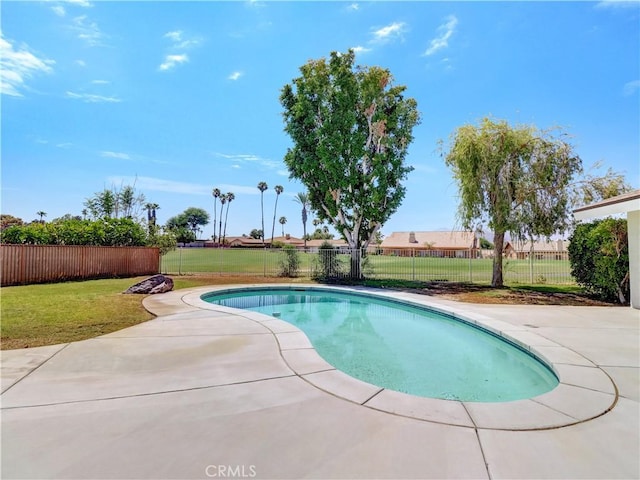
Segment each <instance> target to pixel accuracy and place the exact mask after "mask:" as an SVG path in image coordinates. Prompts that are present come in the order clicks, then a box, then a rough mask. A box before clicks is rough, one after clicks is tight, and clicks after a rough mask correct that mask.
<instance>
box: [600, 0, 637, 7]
mask: <svg viewBox="0 0 640 480" xmlns="http://www.w3.org/2000/svg"><path fill="white" fill-rule="evenodd" d="M639 6H640V2H638V0H602V1H601V2H598V3H596V5H595V8H631V7H634V8H638V7H639Z"/></svg>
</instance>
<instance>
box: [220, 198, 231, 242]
mask: <svg viewBox="0 0 640 480" xmlns="http://www.w3.org/2000/svg"><path fill="white" fill-rule="evenodd" d="M230 206H231V202H228V203H227V213H226V215H225V216H224V234H223V235H222V245H223V246H224V243H225V240H226V239H227V219H228V218H229V207H230Z"/></svg>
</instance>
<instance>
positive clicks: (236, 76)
mask: <svg viewBox="0 0 640 480" xmlns="http://www.w3.org/2000/svg"><path fill="white" fill-rule="evenodd" d="M242 75H244V74H243V73H242V72H233V73H232V74H231V75H229V76H228V77H227V79H229V80H238V79H239V78H240V77H241V76H242Z"/></svg>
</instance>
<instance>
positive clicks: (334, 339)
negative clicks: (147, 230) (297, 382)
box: [202, 287, 558, 402]
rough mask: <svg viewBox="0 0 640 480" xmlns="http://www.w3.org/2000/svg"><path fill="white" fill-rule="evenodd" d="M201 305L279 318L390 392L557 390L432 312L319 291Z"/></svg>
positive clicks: (549, 378)
mask: <svg viewBox="0 0 640 480" xmlns="http://www.w3.org/2000/svg"><path fill="white" fill-rule="evenodd" d="M202 299H203V300H205V301H207V302H209V303H213V304H217V305H222V306H227V307H233V308H241V309H246V310H252V311H257V312H260V313H264V314H267V315H271V316H274V317H279V318H281V319H282V320H285V321H287V322H289V323H291V324H293V325H295V326H296V327H298V328H299V329H300V330H302V331H303V332H304V333H305V334H306V335H307V337H308V338H309V340H310V341H311V343H312V345H313V346H314V348H315V349H316V351H317V352H318V353H319V354H320V355H321V356H322V357H323V358H324V359H325V360H326V361H327V362H328V363H330V364H331V365H333V366H334V367H335V368H337V369H338V370H341V371H343V372H345V373H347V374H349V375H351V376H353V377H355V378H358V379H360V380H363V381H365V382H368V383H371V384H373V385H377V386H380V387H383V388H387V389H390V390H395V391H399V392H404V393H409V394H413V395H418V396H423V397H431V398H440V399H447V400H461V401H474V402H504V401H511V400H519V399H525V398H531V397H534V396H537V395H540V394H542V393H545V392H548V391H550V390H552V389H553V388H555V387H556V386H557V385H558V379H557V377H556V376H555V374H554V373H553V371H552V370H551V369H550V368H549V367H548V366H547V365H546V364H544V363H543V362H542V361H541V360H539V359H538V358H536V357H535V356H533V355H532V354H530V353H529V352H527V351H525V350H523V349H521V348H520V347H518V346H517V345H515V344H513V343H510V342H508V341H506V340H505V339H503V338H501V337H497V336H496V335H494V334H492V333H490V332H488V331H486V330H483V329H480V328H478V327H477V326H474V325H471V324H469V323H467V322H465V321H463V320H462V319H460V318H457V317H454V316H451V315H447V314H443V313H440V312H436V311H434V310H431V309H429V308H426V307H420V306H416V305H411V304H407V303H404V302H399V301H394V300H390V299H383V298H380V297H378V296H374V295H367V294H361V293H354V292H350V293H343V292H336V291H331V290H326V289H314V288H305V289H299V288H269V287H260V288H245V289H241V290H240V291H237V290H236V291H221V292H215V293H208V294H205V295H203V296H202Z"/></svg>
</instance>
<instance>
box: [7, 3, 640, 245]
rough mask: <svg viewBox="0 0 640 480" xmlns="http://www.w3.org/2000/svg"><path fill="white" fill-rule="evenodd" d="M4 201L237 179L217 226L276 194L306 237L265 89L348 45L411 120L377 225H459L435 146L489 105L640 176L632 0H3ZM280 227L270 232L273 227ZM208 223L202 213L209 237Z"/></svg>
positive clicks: (250, 217)
mask: <svg viewBox="0 0 640 480" xmlns="http://www.w3.org/2000/svg"><path fill="white" fill-rule="evenodd" d="M1 8H2V10H1V15H2V17H1V22H2V37H1V40H0V42H1V43H0V46H1V49H2V96H1V102H2V205H1V211H2V213H7V214H11V215H14V216H18V217H21V218H23V219H24V220H26V221H29V220H32V219H35V218H37V215H36V212H37V211H40V210H43V211H45V212H47V217H46V219H49V220H51V219H53V218H56V217H59V216H62V215H64V214H66V213H71V214H75V215H79V214H80V212H81V211H82V209H83V202H84V201H85V199H86V198H88V197H90V196H91V195H92V194H93V193H95V192H98V191H100V190H102V189H104V188H109V187H112V186H116V187H119V186H121V185H123V184H133V183H134V182H135V186H136V189H137V190H138V191H139V192H141V193H144V195H145V196H146V198H147V200H148V201H151V202H155V203H158V204H159V205H160V210H159V211H158V221H159V222H160V223H164V222H165V221H166V220H167V219H168V218H169V217H170V216H173V215H176V214H178V213H180V212H182V211H183V210H184V209H186V208H188V207H200V208H204V209H206V210H207V211H209V212H211V210H212V208H213V198H212V196H211V190H212V189H213V188H214V187H217V188H220V189H221V190H222V191H223V192H228V191H230V192H233V193H234V194H235V197H236V199H235V201H234V202H233V203H232V204H231V208H230V213H229V221H228V226H227V235H240V234H243V233H249V231H250V230H251V229H253V228H260V222H261V215H260V192H259V191H258V189H257V188H256V185H257V184H258V182H260V181H265V182H267V184H268V185H269V187H270V188H269V190H268V191H267V192H265V196H264V201H265V218H266V219H268V220H265V226H267V225H268V227H266V228H265V229H266V230H267V236H268V235H269V232H270V226H271V218H272V214H273V206H274V200H275V194H274V191H273V187H274V186H275V185H277V184H280V185H282V186H283V187H284V193H283V194H282V195H281V196H280V199H279V203H278V217H280V216H285V217H286V218H287V220H288V221H287V224H286V226H285V231H286V232H287V233H291V234H292V235H296V236H301V235H302V222H301V220H300V208H299V206H298V204H296V203H295V202H294V201H293V195H295V194H296V193H297V192H300V191H303V190H304V187H303V186H302V185H301V184H300V183H298V182H294V181H290V180H289V179H288V172H287V170H286V168H285V166H284V164H283V162H282V158H283V157H284V154H285V152H286V149H287V148H288V147H289V146H290V145H291V142H290V139H289V138H288V137H287V135H286V134H285V133H284V132H283V122H282V116H281V112H282V108H281V105H280V103H279V95H280V90H281V88H282V87H283V85H285V84H286V83H290V82H291V80H292V79H293V78H294V77H297V76H298V75H299V70H298V69H299V67H300V66H301V65H302V64H304V63H305V62H306V61H307V60H309V59H313V58H320V57H323V56H324V57H326V56H328V55H329V53H330V52H331V51H334V50H336V51H346V50H347V49H349V48H355V49H356V51H357V63H359V64H362V65H379V66H382V67H386V68H389V69H390V70H391V72H392V74H393V75H394V78H395V83H397V84H403V85H406V86H407V95H408V96H412V97H414V98H415V99H416V100H417V102H418V108H419V110H420V112H421V115H422V123H421V124H420V125H419V126H418V127H416V129H415V130H414V134H415V140H414V143H413V144H412V145H411V147H410V150H409V156H408V163H409V164H411V165H413V166H414V167H415V170H414V171H413V172H412V173H411V174H410V175H409V178H408V180H407V181H406V187H407V195H406V197H405V200H404V202H403V204H402V206H401V207H400V209H399V210H398V211H397V212H396V214H395V215H393V216H392V218H391V219H390V220H389V221H388V222H387V224H386V225H385V226H384V227H383V229H382V232H383V234H387V235H388V234H390V233H391V232H393V231H408V230H417V231H419V230H450V229H454V228H456V208H457V198H456V195H457V188H456V186H455V184H454V182H453V180H452V177H451V173H450V171H449V170H448V169H447V167H446V166H445V165H444V163H443V161H442V159H441V157H440V154H439V153H438V141H439V140H444V141H445V142H446V141H447V140H448V138H449V137H450V135H451V133H452V132H453V131H454V130H455V129H456V128H457V127H459V126H461V125H463V124H468V123H473V124H476V123H477V122H478V121H479V120H480V119H481V118H482V117H484V116H488V115H491V116H493V117H495V118H499V119H505V120H507V121H509V122H510V123H512V124H514V125H515V124H535V125H536V126H538V127H539V128H548V127H552V126H557V125H559V126H562V127H564V128H565V130H566V131H567V132H568V133H570V134H571V135H572V142H573V144H574V145H575V149H576V152H577V153H578V154H579V155H580V156H581V157H582V159H583V162H584V165H585V167H587V168H588V167H589V166H591V165H592V164H594V163H595V162H597V161H601V162H603V166H604V167H603V168H602V169H600V172H603V171H604V170H605V169H606V168H607V167H612V168H613V169H614V170H617V171H622V172H624V173H625V175H626V177H627V180H628V182H629V183H630V184H631V185H632V186H633V187H635V188H638V187H639V186H640V167H639V159H640V133H639V132H640V107H639V105H640V100H639V98H640V97H639V95H640V92H639V90H640V33H639V32H640V27H639V25H640V3H638V2H620V1H607V2H566V3H556V2H540V3H533V2H487V3H485V2H446V3H445V2H443V3H440V2H369V3H367V2H357V3H354V2H269V1H266V2H257V1H254V2H242V1H237V2H208V1H199V2H156V1H146V2H126V1H120V2H102V1H90V0H73V1H70V0H69V1H33V2H12V1H3V2H2V7H1ZM280 231H281V229H280V225H279V224H276V232H280ZM212 233H213V229H212V227H211V225H209V226H207V227H206V228H205V229H204V234H203V236H204V237H210V236H211V235H212Z"/></svg>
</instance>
